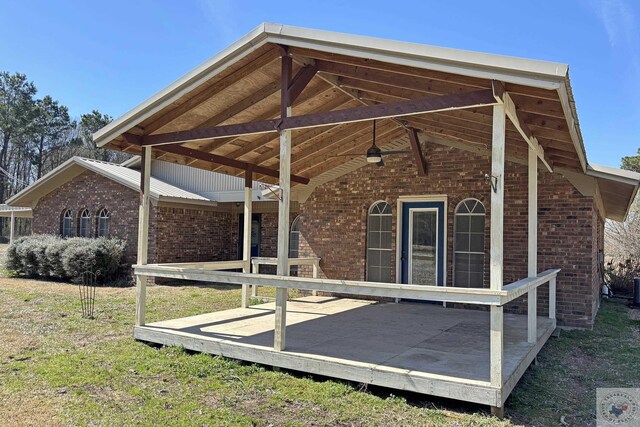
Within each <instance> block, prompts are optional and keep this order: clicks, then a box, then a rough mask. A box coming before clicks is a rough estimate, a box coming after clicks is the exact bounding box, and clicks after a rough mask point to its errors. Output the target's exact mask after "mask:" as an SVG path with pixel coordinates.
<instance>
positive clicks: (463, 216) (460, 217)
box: [453, 199, 486, 288]
mask: <svg viewBox="0 0 640 427" xmlns="http://www.w3.org/2000/svg"><path fill="white" fill-rule="evenodd" d="M485 216H486V211H485V209H484V205H483V204H482V203H481V202H480V201H479V200H476V199H466V200H463V201H462V202H460V204H458V206H457V207H456V212H455V224H454V232H455V239H454V250H453V257H454V273H453V277H454V283H453V284H454V286H460V287H463V288H482V287H483V285H484V221H485Z"/></svg>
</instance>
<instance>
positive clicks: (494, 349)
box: [490, 305, 504, 387]
mask: <svg viewBox="0 0 640 427" xmlns="http://www.w3.org/2000/svg"><path fill="white" fill-rule="evenodd" d="M503 329H504V313H503V307H502V306H499V305H497V306H496V305H492V306H491V337H490V348H491V385H492V386H494V387H502V367H503V354H504V348H503V339H502V337H503Z"/></svg>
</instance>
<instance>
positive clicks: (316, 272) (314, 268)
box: [311, 260, 319, 297]
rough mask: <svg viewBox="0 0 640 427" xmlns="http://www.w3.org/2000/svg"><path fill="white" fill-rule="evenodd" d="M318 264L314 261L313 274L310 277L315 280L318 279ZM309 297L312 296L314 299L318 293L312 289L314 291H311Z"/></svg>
mask: <svg viewBox="0 0 640 427" xmlns="http://www.w3.org/2000/svg"><path fill="white" fill-rule="evenodd" d="M318 263H319V261H318V260H316V261H315V262H314V263H313V273H312V275H311V277H313V278H314V279H317V278H318V267H319V266H318ZM311 295H312V296H314V297H315V296H318V291H316V290H315V289H314V290H312V291H311Z"/></svg>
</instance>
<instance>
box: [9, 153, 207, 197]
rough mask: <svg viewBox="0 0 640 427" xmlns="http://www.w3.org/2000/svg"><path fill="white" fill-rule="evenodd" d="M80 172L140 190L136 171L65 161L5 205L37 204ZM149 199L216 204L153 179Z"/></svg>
mask: <svg viewBox="0 0 640 427" xmlns="http://www.w3.org/2000/svg"><path fill="white" fill-rule="evenodd" d="M78 168H80V169H78ZM74 169H75V170H74ZM82 170H90V171H92V172H95V173H97V174H100V175H102V176H105V177H107V178H109V179H111V180H113V181H115V182H118V183H120V184H122V185H124V186H126V187H128V188H131V189H133V190H135V191H139V190H140V172H139V171H137V170H134V169H130V168H126V167H124V166H121V165H117V164H114V163H108V162H103V161H99V160H93V159H86V158H83V157H77V156H76V157H72V158H71V159H69V160H67V161H66V162H64V163H63V164H62V165H60V166H58V167H57V168H55V169H54V170H52V171H51V172H49V173H48V174H46V175H45V176H43V177H42V178H40V179H39V180H37V181H36V182H34V183H33V184H31V185H30V186H29V187H27V188H25V189H24V190H22V191H21V192H19V193H18V194H16V195H15V196H13V197H11V198H10V199H9V200H7V203H8V204H10V205H27V204H29V205H32V204H33V201H34V200H37V199H38V198H40V197H42V196H43V195H45V194H47V193H49V192H50V191H52V190H53V189H55V188H57V187H58V186H60V184H61V183H62V182H66V181H67V180H69V179H72V178H73V177H75V176H77V175H79V174H80V173H82ZM150 195H151V198H152V199H155V200H167V201H170V200H173V201H183V202H191V203H193V202H200V203H211V204H215V200H212V199H209V198H206V197H204V196H202V195H199V194H195V193H192V192H189V191H186V190H183V189H181V188H179V187H176V186H174V185H171V184H167V183H166V182H163V181H161V180H159V179H157V178H153V177H152V178H151V183H150Z"/></svg>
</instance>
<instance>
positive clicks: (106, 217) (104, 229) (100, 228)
mask: <svg viewBox="0 0 640 427" xmlns="http://www.w3.org/2000/svg"><path fill="white" fill-rule="evenodd" d="M110 222H111V213H110V212H109V210H108V209H107V208H102V209H100V212H98V223H97V227H96V236H98V237H108V236H109V225H110V224H109V223H110Z"/></svg>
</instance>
